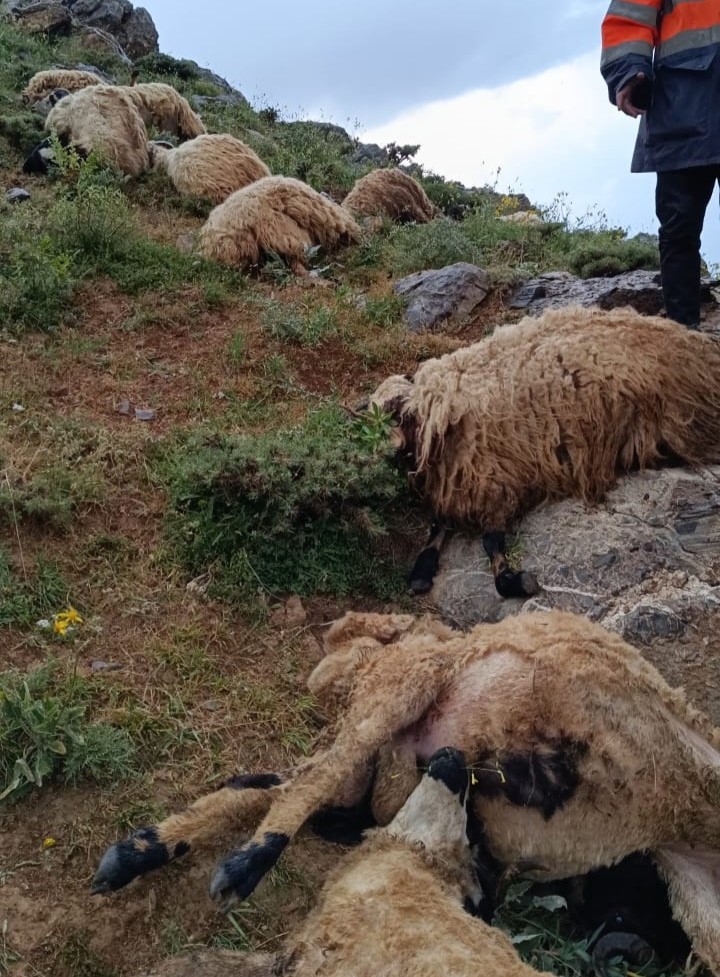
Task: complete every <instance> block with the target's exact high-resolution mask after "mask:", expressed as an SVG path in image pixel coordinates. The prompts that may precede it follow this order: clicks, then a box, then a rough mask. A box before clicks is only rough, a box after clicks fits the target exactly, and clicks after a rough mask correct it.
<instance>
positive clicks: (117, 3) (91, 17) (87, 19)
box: [69, 0, 133, 37]
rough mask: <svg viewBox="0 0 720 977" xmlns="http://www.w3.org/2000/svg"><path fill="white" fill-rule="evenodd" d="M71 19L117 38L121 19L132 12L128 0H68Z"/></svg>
mask: <svg viewBox="0 0 720 977" xmlns="http://www.w3.org/2000/svg"><path fill="white" fill-rule="evenodd" d="M69 6H70V8H71V10H72V13H73V17H74V18H75V19H76V20H78V21H79V22H80V23H81V24H85V25H87V26H88V27H99V28H100V29H101V30H104V31H108V32H109V33H110V34H112V35H114V36H115V37H117V34H118V31H119V30H120V28H121V27H122V22H123V18H125V17H128V16H129V15H130V12H131V11H132V9H133V8H132V4H131V3H130V0H70V2H69Z"/></svg>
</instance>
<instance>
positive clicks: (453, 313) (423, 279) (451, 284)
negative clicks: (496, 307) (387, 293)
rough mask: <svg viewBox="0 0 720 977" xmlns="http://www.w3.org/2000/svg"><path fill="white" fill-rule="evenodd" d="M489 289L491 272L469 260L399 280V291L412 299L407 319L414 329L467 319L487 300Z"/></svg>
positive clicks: (397, 289) (424, 328) (422, 329)
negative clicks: (468, 261)
mask: <svg viewBox="0 0 720 977" xmlns="http://www.w3.org/2000/svg"><path fill="white" fill-rule="evenodd" d="M489 291H490V277H489V275H488V274H487V272H485V271H483V270H482V268H478V266H477V265H471V264H468V263H467V262H465V261H459V262H457V264H454V265H448V266H447V267H446V268H439V269H436V270H431V271H419V272H416V273H415V274H414V275H409V276H408V277H407V278H403V279H401V280H400V281H399V282H396V283H395V292H396V294H398V295H404V296H406V297H407V299H408V305H407V308H406V310H405V322H406V323H407V326H408V328H409V329H410V331H411V332H424V331H426V330H434V329H439V328H442V327H443V326H445V325H448V324H449V325H456V324H459V323H461V322H463V321H464V320H466V319H467V318H468V317H469V316H471V315H472V314H473V313H474V312H475V310H476V309H477V308H478V306H479V305H480V304H481V303H482V302H484V301H485V299H486V298H487V295H488V293H489Z"/></svg>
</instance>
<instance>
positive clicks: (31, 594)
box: [0, 547, 70, 628]
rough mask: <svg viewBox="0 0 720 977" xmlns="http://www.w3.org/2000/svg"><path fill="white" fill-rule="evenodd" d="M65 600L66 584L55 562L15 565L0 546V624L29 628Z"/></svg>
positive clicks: (60, 608)
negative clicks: (24, 565)
mask: <svg viewBox="0 0 720 977" xmlns="http://www.w3.org/2000/svg"><path fill="white" fill-rule="evenodd" d="M68 604H70V600H69V594H68V585H67V583H66V582H65V580H64V579H63V577H62V576H61V574H60V572H59V570H58V568H57V566H56V565H55V564H54V563H48V562H45V561H42V560H39V561H38V562H37V564H36V565H35V567H34V568H33V569H32V571H28V570H25V568H24V567H23V566H22V565H20V566H18V567H14V566H12V565H11V564H10V561H9V560H8V558H7V555H6V554H5V552H4V550H3V549H2V548H1V547H0V628H2V627H5V628H7V627H18V628H31V627H33V626H34V625H35V624H36V622H37V621H38V620H41V619H45V618H48V617H51V616H52V615H53V614H56V613H58V612H59V611H62V610H64V609H65V607H66V606H67V605H68Z"/></svg>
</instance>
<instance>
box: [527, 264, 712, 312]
mask: <svg viewBox="0 0 720 977" xmlns="http://www.w3.org/2000/svg"><path fill="white" fill-rule="evenodd" d="M719 284H720V282H718V281H715V280H710V279H704V280H703V283H702V300H703V302H706V303H708V302H709V303H713V304H715V298H714V296H713V295H712V292H711V289H713V288H716V287H717V286H718V285H719ZM565 305H581V306H584V307H588V306H591V305H597V306H599V307H600V308H601V309H617V308H620V307H621V306H623V305H631V306H632V307H633V308H634V309H636V310H637V311H638V312H641V313H643V314H644V315H657V314H658V313H659V312H660V311H661V310H662V308H663V306H664V301H663V294H662V285H661V282H660V272H658V271H629V272H625V273H624V274H622V275H614V276H612V277H609V278H577V277H576V276H575V275H571V274H570V273H569V272H566V271H555V272H549V273H548V274H546V275H541V276H540V277H539V278H534V279H532V280H531V281H528V282H525V283H524V284H523V285H521V286H520V287H519V288H518V289H517V290H516V291H515V293H514V294H513V296H512V298H511V300H510V306H509V307H510V308H511V309H527V311H528V312H529V313H530V315H540V314H542V313H543V312H544V311H545V310H546V309H559V308H562V307H563V306H565Z"/></svg>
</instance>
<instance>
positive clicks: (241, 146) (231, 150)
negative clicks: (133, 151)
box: [151, 134, 270, 204]
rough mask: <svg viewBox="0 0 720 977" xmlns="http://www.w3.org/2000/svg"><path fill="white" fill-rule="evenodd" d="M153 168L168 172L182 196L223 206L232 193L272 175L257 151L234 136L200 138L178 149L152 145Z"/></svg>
mask: <svg viewBox="0 0 720 977" xmlns="http://www.w3.org/2000/svg"><path fill="white" fill-rule="evenodd" d="M151 154H152V163H153V167H154V168H156V169H164V170H165V171H166V172H167V174H168V176H169V177H170V180H171V181H172V184H173V186H174V187H175V189H176V190H177V191H178V193H183V194H188V195H194V196H197V197H207V198H208V199H209V200H212V202H213V203H215V204H219V203H222V202H223V200H225V199H226V198H227V197H229V196H230V194H231V193H234V192H235V191H236V190H241V189H242V188H243V187H246V186H248V184H250V183H254V182H255V181H256V180H260V179H262V178H263V177H264V176H270V170H269V169H268V168H267V166H266V165H265V163H263V161H262V160H261V159H260V157H259V156H258V155H257V153H256V152H254V150H252V149H250V147H249V146H246V145H245V143H244V142H240V140H239V139H235V137H234V136H228V135H224V134H223V135H212V136H207V135H206V136H197V137H196V138H195V139H191V140H189V141H188V142H185V143H183V144H182V145H181V146H178V147H177V148H174V149H168V148H166V147H165V146H161V145H159V144H157V143H153V144H151Z"/></svg>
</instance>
